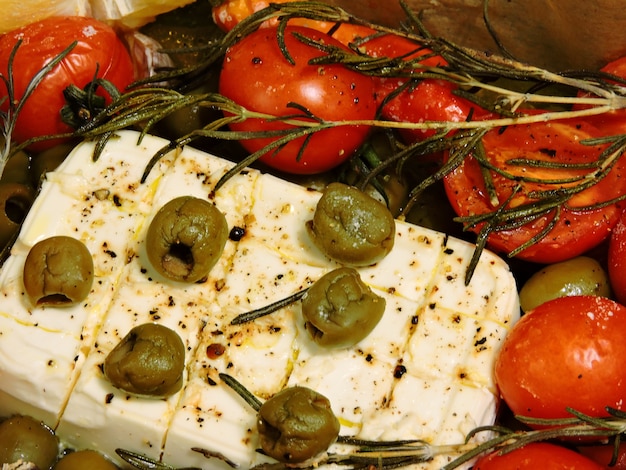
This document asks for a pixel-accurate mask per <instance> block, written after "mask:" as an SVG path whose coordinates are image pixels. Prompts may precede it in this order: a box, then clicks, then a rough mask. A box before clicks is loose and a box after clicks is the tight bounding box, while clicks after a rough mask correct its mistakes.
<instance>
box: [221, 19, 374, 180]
mask: <svg viewBox="0 0 626 470" xmlns="http://www.w3.org/2000/svg"><path fill="white" fill-rule="evenodd" d="M294 33H299V34H302V35H304V36H306V37H308V38H311V39H313V40H316V41H323V42H325V43H327V44H329V45H333V46H336V47H341V48H345V47H346V46H344V45H343V44H342V43H341V42H339V41H336V40H335V39H333V38H332V37H330V36H328V35H326V34H324V33H321V32H319V31H316V30H314V29H310V28H306V27H301V26H287V28H286V29H285V44H286V46H287V50H288V51H289V53H290V54H291V56H292V57H293V58H294V60H295V64H290V63H289V62H288V61H287V60H286V59H285V57H284V55H283V53H282V52H281V50H280V48H279V45H278V41H277V36H276V35H277V30H276V28H271V27H268V28H262V29H259V30H257V31H255V32H253V33H251V34H250V35H248V36H246V37H244V38H243V39H242V40H241V41H239V42H238V43H237V44H235V45H234V46H232V47H231V48H230V49H229V50H228V51H227V52H226V57H225V60H224V63H223V66H222V71H221V73H220V83H219V91H220V93H221V94H223V95H224V96H226V97H227V98H230V99H231V100H233V101H234V102H236V103H237V104H239V105H241V106H243V107H244V108H246V109H248V110H250V111H255V112H260V113H266V114H269V115H272V116H293V115H297V114H301V111H300V110H298V109H296V108H295V107H293V106H291V104H292V103H295V104H297V105H298V106H299V107H301V108H303V109H306V110H307V111H308V112H310V113H311V116H314V117H315V118H316V119H320V120H323V121H327V122H331V121H334V122H341V121H354V120H372V119H374V116H375V113H376V101H375V88H374V83H373V81H372V79H371V78H370V77H368V76H365V75H362V74H360V73H358V72H355V71H352V70H349V69H347V68H345V67H344V66H343V65H340V64H325V65H312V64H309V60H311V59H312V58H315V57H319V56H320V54H323V53H322V52H321V51H320V50H319V49H317V48H315V47H311V46H309V45H306V44H304V43H303V42H301V41H300V40H299V39H297V37H296V36H295V35H294ZM311 116H307V115H305V114H302V117H299V119H300V120H302V121H307V120H308V121H311V120H312V118H311ZM230 128H231V129H232V130H234V131H246V132H259V131H271V130H284V129H289V128H294V126H292V125H289V124H286V123H284V122H281V121H280V120H271V121H270V120H265V119H259V118H248V119H245V120H244V121H241V122H236V123H232V124H231V125H230ZM294 129H295V128H294ZM369 132H370V127H369V126H365V125H337V126H333V127H331V128H327V129H324V130H320V131H316V132H314V133H313V134H312V135H311V137H310V139H309V141H308V144H307V146H306V148H305V149H304V151H303V152H302V153H301V154H300V150H301V148H302V145H303V143H304V141H305V137H300V138H298V139H295V140H293V141H291V142H289V143H287V144H286V145H284V146H282V147H281V148H280V149H278V150H277V151H270V152H268V153H266V154H265V155H263V156H262V157H261V158H260V160H261V161H262V162H263V163H265V164H267V165H269V166H272V167H274V168H276V169H278V170H281V171H285V172H289V173H300V174H314V173H321V172H325V171H328V170H330V169H332V168H334V167H336V166H338V165H339V164H341V163H343V162H344V161H345V160H347V159H348V158H350V157H351V156H352V155H353V154H354V152H355V151H356V149H358V147H359V146H360V145H362V144H363V143H364V142H365V140H366V139H367V137H368V135H369ZM274 140H276V138H252V139H243V140H241V145H242V146H243V147H244V148H245V149H246V150H248V151H249V152H250V153H252V152H256V151H258V150H261V149H262V148H263V147H265V146H266V145H268V144H270V143H271V142H273V141H274Z"/></svg>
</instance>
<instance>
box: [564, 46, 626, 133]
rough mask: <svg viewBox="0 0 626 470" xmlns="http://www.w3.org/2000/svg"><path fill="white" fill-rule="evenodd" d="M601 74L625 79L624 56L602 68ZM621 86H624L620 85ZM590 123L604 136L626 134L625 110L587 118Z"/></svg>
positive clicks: (625, 64) (579, 106)
mask: <svg viewBox="0 0 626 470" xmlns="http://www.w3.org/2000/svg"><path fill="white" fill-rule="evenodd" d="M601 71H602V72H606V73H610V74H611V75H615V76H617V77H621V78H626V56H625V57H620V58H619V59H617V60H614V61H613V62H609V63H608V64H607V65H606V66H604V67H602V69H601ZM621 86H625V85H623V84H621ZM578 96H591V94H590V93H579V94H578ZM588 107H589V106H588V105H579V104H576V105H574V107H573V108H574V109H585V108H588ZM587 119H588V120H589V121H590V122H592V123H593V124H595V125H596V126H597V127H599V128H600V129H602V130H603V132H604V134H605V135H619V134H624V133H626V109H618V110H616V111H611V112H608V113H603V114H598V115H597V116H592V117H589V118H587Z"/></svg>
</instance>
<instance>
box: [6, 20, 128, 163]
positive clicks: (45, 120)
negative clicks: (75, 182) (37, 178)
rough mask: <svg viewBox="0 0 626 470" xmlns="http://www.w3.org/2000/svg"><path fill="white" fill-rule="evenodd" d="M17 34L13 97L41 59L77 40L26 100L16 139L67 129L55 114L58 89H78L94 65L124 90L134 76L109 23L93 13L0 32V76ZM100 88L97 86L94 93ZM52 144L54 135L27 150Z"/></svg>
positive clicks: (59, 97) (60, 93)
mask: <svg viewBox="0 0 626 470" xmlns="http://www.w3.org/2000/svg"><path fill="white" fill-rule="evenodd" d="M20 39H21V40H22V43H21V45H20V47H19V49H18V50H17V52H16V54H15V60H14V62H13V81H14V93H15V99H16V100H19V99H21V97H22V96H23V94H24V92H25V90H26V88H27V86H28V83H29V81H30V80H31V79H32V77H33V76H34V75H35V74H36V73H37V72H39V71H40V70H41V69H42V68H43V67H44V66H45V64H46V63H47V62H49V61H50V60H51V59H53V58H54V57H56V56H58V55H59V54H60V53H61V52H63V51H64V50H65V49H67V47H69V46H70V44H72V42H73V41H76V42H77V43H76V46H75V47H74V48H73V49H72V50H71V51H70V53H69V54H68V55H67V56H66V57H65V58H64V59H63V60H62V61H61V62H60V63H59V65H57V66H56V67H55V68H54V69H53V70H51V71H50V73H49V74H47V75H46V77H45V78H44V79H43V80H42V82H41V83H40V84H39V86H38V87H37V88H36V89H35V91H34V92H33V93H32V95H31V96H30V97H29V98H28V100H26V103H25V104H24V107H23V108H22V110H21V112H20V114H19V116H18V117H17V121H16V125H15V129H14V132H13V136H12V137H13V139H14V140H16V141H17V142H23V141H26V140H28V139H30V138H33V137H38V136H44V135H54V134H62V133H67V132H71V128H70V127H69V126H67V125H66V124H65V123H64V122H63V121H62V120H61V115H60V110H61V108H62V107H63V106H64V105H65V97H64V96H63V90H64V89H65V88H66V87H68V86H69V85H71V84H73V85H76V86H77V87H79V88H83V87H84V86H85V85H86V84H87V83H89V82H91V81H92V80H93V79H94V77H95V75H96V70H97V71H98V77H99V78H105V79H107V80H109V81H110V82H112V83H113V85H115V86H116V87H117V88H118V89H119V90H124V89H125V88H126V87H127V86H128V85H129V84H130V83H131V82H132V81H133V80H134V78H135V72H134V66H133V62H132V60H131V58H130V54H129V52H128V51H127V49H126V46H125V45H124V43H123V42H122V41H121V39H120V38H119V37H118V36H117V34H116V33H115V31H114V30H113V29H112V28H111V27H110V26H108V25H106V24H104V23H101V22H99V21H97V20H95V19H93V18H87V17H77V16H76V17H75V16H68V17H52V18H48V19H45V20H42V21H38V22H35V23H32V24H29V25H27V26H24V27H22V28H19V29H17V30H15V31H12V32H9V33H7V34H5V35H3V36H2V37H0V73H2V74H3V75H4V76H7V73H8V72H7V70H8V60H9V56H10V54H11V51H12V50H13V48H14V47H15V45H16V43H17V42H18V40H20ZM6 93H7V90H6V86H5V84H4V82H0V95H1V94H6ZM102 93H103V92H102V91H100V90H98V94H102ZM103 96H105V98H107V99H109V98H110V97H108V96H107V95H106V94H104V95H103ZM109 102H110V99H109ZM6 106H7V104H5V105H4V106H3V110H6V109H7V108H6ZM57 143H58V141H57V140H54V141H52V140H51V141H43V142H39V143H36V144H33V145H32V146H31V147H30V148H29V150H32V151H36V152H38V151H42V150H45V149H47V148H50V147H52V146H54V145H56V144H57Z"/></svg>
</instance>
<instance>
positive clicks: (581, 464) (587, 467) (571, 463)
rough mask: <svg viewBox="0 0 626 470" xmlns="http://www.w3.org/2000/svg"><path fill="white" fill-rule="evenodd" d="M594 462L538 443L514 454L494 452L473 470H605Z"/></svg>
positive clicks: (543, 443)
mask: <svg viewBox="0 0 626 470" xmlns="http://www.w3.org/2000/svg"><path fill="white" fill-rule="evenodd" d="M603 468H604V467H602V466H600V465H598V464H597V463H596V462H594V461H593V460H590V459H588V458H587V457H584V456H583V455H581V454H579V453H577V452H575V451H573V450H569V449H566V448H565V447H561V446H559V445H556V444H548V443H545V442H536V443H531V444H527V445H525V446H524V447H520V448H519V449H516V450H514V451H512V452H508V453H506V454H503V455H498V452H497V451H495V452H492V453H490V454H487V455H485V456H484V457H481V458H480V459H478V461H477V462H476V463H475V464H474V467H473V470H537V469H541V470H603Z"/></svg>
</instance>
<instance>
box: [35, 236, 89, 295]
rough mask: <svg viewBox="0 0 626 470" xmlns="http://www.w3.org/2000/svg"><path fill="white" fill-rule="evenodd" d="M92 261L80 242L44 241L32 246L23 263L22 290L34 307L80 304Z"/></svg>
mask: <svg viewBox="0 0 626 470" xmlns="http://www.w3.org/2000/svg"><path fill="white" fill-rule="evenodd" d="M93 271H94V267H93V259H92V257H91V253H89V250H88V249H87V247H86V246H85V245H84V244H83V243H82V242H81V241H79V240H76V239H75V238H72V237H66V236H55V237H50V238H46V239H44V240H42V241H40V242H38V243H36V244H35V246H33V247H32V248H31V249H30V251H29V252H28V256H26V261H25V263H24V276H23V279H24V288H25V289H26V294H27V295H28V298H29V299H30V301H31V302H32V304H33V305H37V306H51V307H69V306H71V305H74V304H76V303H78V302H81V301H83V300H84V299H85V298H86V297H87V295H89V292H90V291H91V285H92V284H93Z"/></svg>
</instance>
